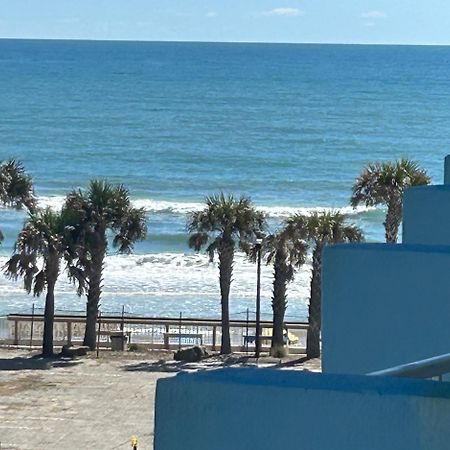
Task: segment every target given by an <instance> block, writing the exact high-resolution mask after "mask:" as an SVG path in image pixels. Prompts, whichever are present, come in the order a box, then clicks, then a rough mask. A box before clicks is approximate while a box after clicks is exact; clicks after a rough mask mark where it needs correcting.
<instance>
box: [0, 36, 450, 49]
mask: <svg viewBox="0 0 450 450" xmlns="http://www.w3.org/2000/svg"><path fill="white" fill-rule="evenodd" d="M0 41H44V42H48V41H51V42H106V43H110V42H111V43H117V42H122V43H148V44H229V45H233V44H237V45H239V44H244V45H280V46H282V45H286V46H287V45H292V46H294V45H298V46H348V47H351V46H359V47H450V42H448V43H426V42H421V43H411V42H398V43H397V42H315V41H311V42H308V41H305V42H286V41H246V40H242V41H209V40H207V41H202V40H189V39H186V40H159V39H126V38H111V39H108V38H83V37H77V38H64V37H61V38H59V37H14V36H12V37H9V36H2V37H0Z"/></svg>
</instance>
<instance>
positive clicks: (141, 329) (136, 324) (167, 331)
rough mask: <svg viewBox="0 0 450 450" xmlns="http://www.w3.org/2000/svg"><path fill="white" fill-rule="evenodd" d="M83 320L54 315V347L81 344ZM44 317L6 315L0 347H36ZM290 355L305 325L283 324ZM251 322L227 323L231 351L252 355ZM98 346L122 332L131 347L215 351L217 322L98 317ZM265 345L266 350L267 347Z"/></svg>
mask: <svg viewBox="0 0 450 450" xmlns="http://www.w3.org/2000/svg"><path fill="white" fill-rule="evenodd" d="M85 321H86V318H85V317H84V316H81V315H78V314H57V315H55V323H54V333H53V334H54V341H55V345H63V344H67V343H80V342H81V341H82V340H83V335H84V327H85ZM43 322H44V317H43V315H42V314H10V315H8V316H7V336H4V337H3V339H0V343H3V344H8V345H29V346H30V347H31V346H37V345H40V344H41V342H42V335H43ZM285 325H286V328H287V330H288V332H289V335H288V336H289V337H290V338H292V339H290V341H291V344H290V345H289V351H290V352H291V353H299V354H302V353H304V352H305V347H306V332H307V329H308V324H307V323H305V322H286V323H285ZM255 326H256V324H255V321H253V320H249V319H248V320H247V319H244V320H231V321H230V337H231V345H232V350H233V351H250V352H253V351H254V345H253V342H252V341H251V339H248V338H249V337H251V336H254V335H255ZM261 328H262V335H264V336H267V337H268V338H267V340H265V341H264V342H265V343H266V344H268V346H270V336H271V334H270V332H271V328H272V322H271V321H262V322H261ZM97 330H100V333H99V334H100V337H99V345H100V346H101V347H110V341H109V335H110V334H111V332H112V331H116V330H122V331H124V332H126V333H127V334H128V335H129V336H130V340H131V342H132V343H134V344H146V345H148V347H149V348H153V349H176V348H178V347H179V346H180V345H192V344H193V343H195V342H193V341H192V339H194V338H195V337H198V336H199V335H201V337H202V338H201V341H202V343H203V345H204V346H205V347H207V348H208V349H210V350H218V349H219V347H220V340H221V331H222V330H221V321H220V320H218V319H204V318H185V317H181V315H180V317H145V316H135V315H126V314H123V315H120V316H118V315H104V314H102V315H101V316H100V317H99V321H98V326H97ZM177 336H179V337H177ZM268 346H267V345H266V347H268Z"/></svg>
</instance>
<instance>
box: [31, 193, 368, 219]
mask: <svg viewBox="0 0 450 450" xmlns="http://www.w3.org/2000/svg"><path fill="white" fill-rule="evenodd" d="M64 199H65V197H64V196H50V197H39V198H38V202H39V205H40V206H41V207H47V206H49V207H50V208H52V209H60V208H61V207H62V205H63V203H64ZM133 204H134V205H135V206H136V207H138V208H144V209H145V210H146V211H147V212H149V213H152V212H153V213H168V214H178V215H184V214H187V213H189V212H191V211H200V210H201V209H203V208H204V204H203V203H195V202H171V201H165V200H153V199H136V200H133ZM256 207H257V208H259V209H261V210H262V211H264V212H265V213H266V214H267V215H268V216H269V217H276V218H286V217H289V216H290V215H292V214H296V213H299V214H306V215H308V214H311V213H313V212H320V211H339V212H340V213H342V214H346V215H354V214H361V213H364V212H366V211H371V210H373V209H375V208H371V207H365V206H362V205H361V206H358V207H356V208H353V207H351V206H341V207H332V206H312V207H293V206H264V205H256Z"/></svg>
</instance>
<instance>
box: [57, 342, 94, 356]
mask: <svg viewBox="0 0 450 450" xmlns="http://www.w3.org/2000/svg"><path fill="white" fill-rule="evenodd" d="M88 351H89V347H88V346H86V345H80V346H74V345H63V348H62V349H61V356H67V357H69V358H74V357H75V356H86V355H87V352H88Z"/></svg>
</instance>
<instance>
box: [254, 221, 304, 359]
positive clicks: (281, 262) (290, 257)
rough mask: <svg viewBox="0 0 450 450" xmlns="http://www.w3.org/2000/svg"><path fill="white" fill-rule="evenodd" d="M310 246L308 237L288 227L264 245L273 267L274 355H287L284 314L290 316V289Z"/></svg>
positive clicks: (272, 349)
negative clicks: (288, 297) (287, 310)
mask: <svg viewBox="0 0 450 450" xmlns="http://www.w3.org/2000/svg"><path fill="white" fill-rule="evenodd" d="M307 249H308V245H307V243H306V241H305V240H304V236H303V235H302V234H300V233H298V230H296V229H294V228H293V227H286V228H285V229H283V230H282V231H281V232H279V233H277V234H272V235H270V236H268V237H267V238H266V239H265V240H264V242H263V250H264V252H265V254H266V260H267V264H273V274H274V277H273V296H272V310H273V328H272V347H271V350H270V353H271V355H272V356H274V357H281V356H283V354H284V352H283V347H284V339H283V330H284V315H285V313H286V308H287V305H288V302H287V293H286V291H287V286H288V284H289V283H290V282H291V281H292V280H293V279H294V275H295V272H296V270H297V269H298V268H300V267H301V266H302V265H303V264H304V263H305V260H306V252H307Z"/></svg>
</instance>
